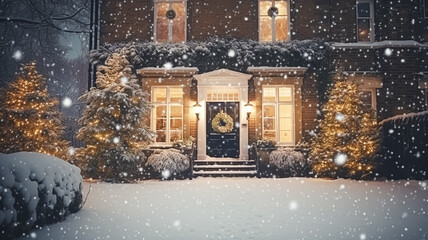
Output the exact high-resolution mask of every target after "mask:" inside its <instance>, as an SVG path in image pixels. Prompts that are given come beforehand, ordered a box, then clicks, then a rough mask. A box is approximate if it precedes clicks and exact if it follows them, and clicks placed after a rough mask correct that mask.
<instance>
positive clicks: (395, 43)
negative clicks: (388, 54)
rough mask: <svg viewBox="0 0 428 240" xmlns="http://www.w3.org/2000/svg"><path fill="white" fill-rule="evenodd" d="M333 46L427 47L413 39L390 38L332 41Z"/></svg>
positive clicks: (370, 47)
mask: <svg viewBox="0 0 428 240" xmlns="http://www.w3.org/2000/svg"><path fill="white" fill-rule="evenodd" d="M332 46H333V48H365V49H378V48H400V47H403V48H428V44H426V43H419V42H417V41H414V40H391V41H381V42H353V43H342V42H334V43H332Z"/></svg>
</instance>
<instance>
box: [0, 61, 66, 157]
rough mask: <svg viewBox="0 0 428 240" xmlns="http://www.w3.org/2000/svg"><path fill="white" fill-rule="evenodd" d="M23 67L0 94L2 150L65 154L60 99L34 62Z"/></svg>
mask: <svg viewBox="0 0 428 240" xmlns="http://www.w3.org/2000/svg"><path fill="white" fill-rule="evenodd" d="M22 69H23V70H22V72H21V73H20V74H19V75H18V76H17V77H16V79H15V80H14V81H12V82H11V83H10V84H9V86H8V87H7V89H6V91H4V93H2V94H0V98H1V106H0V119H2V123H1V124H0V151H1V152H4V153H12V152H18V151H27V152H40V153H44V154H49V155H54V156H57V157H61V158H66V157H67V150H68V143H67V142H66V141H64V140H63V139H62V134H63V132H64V127H63V126H62V123H61V113H60V112H59V111H58V100H56V99H54V98H51V97H50V96H49V94H48V91H47V89H46V80H45V79H44V78H43V76H42V75H40V74H39V73H38V71H37V69H36V64H35V62H31V63H29V64H26V65H23V68H22Z"/></svg>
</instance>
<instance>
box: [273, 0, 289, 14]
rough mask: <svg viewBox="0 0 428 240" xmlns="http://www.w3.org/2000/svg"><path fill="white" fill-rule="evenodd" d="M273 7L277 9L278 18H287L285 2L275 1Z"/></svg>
mask: <svg viewBox="0 0 428 240" xmlns="http://www.w3.org/2000/svg"><path fill="white" fill-rule="evenodd" d="M275 7H277V8H278V16H287V15H288V10H287V1H276V2H275Z"/></svg>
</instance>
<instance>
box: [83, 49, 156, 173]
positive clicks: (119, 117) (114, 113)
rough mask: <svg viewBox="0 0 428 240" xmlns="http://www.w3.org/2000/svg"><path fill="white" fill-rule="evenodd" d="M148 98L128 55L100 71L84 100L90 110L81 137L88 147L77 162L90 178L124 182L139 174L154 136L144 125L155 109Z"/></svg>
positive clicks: (114, 57)
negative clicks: (138, 167) (94, 85)
mask: <svg viewBox="0 0 428 240" xmlns="http://www.w3.org/2000/svg"><path fill="white" fill-rule="evenodd" d="M146 98H147V93H145V92H143V90H142V88H141V86H140V85H139V84H138V80H137V78H136V76H135V75H134V74H133V73H132V68H131V66H130V64H129V62H128V60H127V59H126V58H125V56H124V55H121V54H119V53H114V54H112V56H111V57H110V58H109V59H108V60H107V62H106V64H105V65H104V66H100V67H99V68H98V72H97V81H96V87H94V88H91V90H90V91H89V92H88V93H86V94H85V95H83V96H82V97H81V100H83V101H86V102H87V103H88V106H87V108H86V109H85V112H84V114H83V116H82V118H81V119H80V120H79V124H80V125H81V128H80V130H79V132H78V134H77V138H78V139H80V140H82V141H84V142H85V144H86V147H85V148H82V149H80V150H79V151H78V152H77V158H78V160H79V165H80V167H81V168H82V169H83V171H84V173H85V174H86V175H87V176H88V177H95V178H102V179H113V180H119V181H122V180H126V179H128V178H129V177H131V175H132V174H133V173H135V172H136V168H137V166H138V164H139V163H141V161H142V160H143V158H144V154H143V153H142V151H141V150H142V149H143V148H144V147H145V146H146V145H147V142H148V141H150V139H152V137H153V135H154V133H153V132H152V131H151V130H150V129H149V128H148V126H147V125H146V124H145V121H144V118H145V117H146V116H147V114H149V113H150V110H151V107H152V106H151V104H150V102H149V101H147V99H146Z"/></svg>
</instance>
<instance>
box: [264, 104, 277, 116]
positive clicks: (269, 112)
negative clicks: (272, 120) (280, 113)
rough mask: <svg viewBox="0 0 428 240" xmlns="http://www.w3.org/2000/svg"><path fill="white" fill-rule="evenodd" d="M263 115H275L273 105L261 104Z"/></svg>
mask: <svg viewBox="0 0 428 240" xmlns="http://www.w3.org/2000/svg"><path fill="white" fill-rule="evenodd" d="M263 117H275V106H274V105H264V106H263Z"/></svg>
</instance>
